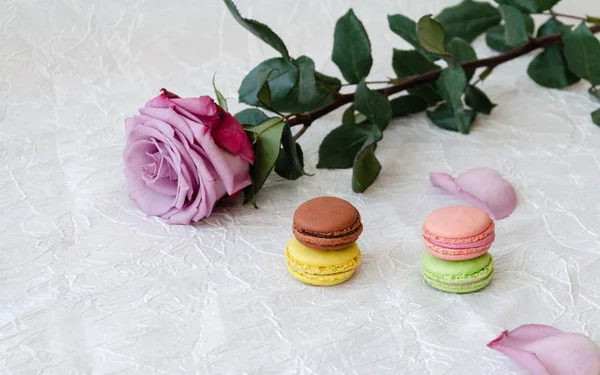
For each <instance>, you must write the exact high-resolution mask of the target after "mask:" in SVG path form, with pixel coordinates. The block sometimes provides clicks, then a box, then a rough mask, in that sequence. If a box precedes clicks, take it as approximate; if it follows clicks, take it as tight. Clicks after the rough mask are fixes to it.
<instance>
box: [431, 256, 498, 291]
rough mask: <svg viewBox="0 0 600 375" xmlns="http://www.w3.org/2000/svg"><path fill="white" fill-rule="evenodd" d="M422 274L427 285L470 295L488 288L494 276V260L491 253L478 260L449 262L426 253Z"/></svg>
mask: <svg viewBox="0 0 600 375" xmlns="http://www.w3.org/2000/svg"><path fill="white" fill-rule="evenodd" d="M421 273H422V274H423V278H424V279H425V281H426V282H427V284H429V285H431V286H432V287H434V288H436V289H439V290H442V291H444V292H450V293H470V292H475V291H477V290H479V289H482V288H484V287H486V286H487V285H488V284H489V283H490V281H492V275H493V274H494V259H493V258H492V256H491V255H490V254H489V253H485V254H483V255H481V256H479V257H477V258H473V259H468V260H460V261H448V260H443V259H438V258H436V257H434V256H433V255H431V254H429V253H428V252H425V253H424V254H423V258H422V259H421Z"/></svg>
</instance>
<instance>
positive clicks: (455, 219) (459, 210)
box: [423, 206, 494, 243]
mask: <svg viewBox="0 0 600 375" xmlns="http://www.w3.org/2000/svg"><path fill="white" fill-rule="evenodd" d="M493 224H494V222H493V221H492V219H491V218H490V216H489V215H488V214H487V212H485V211H484V210H482V209H480V208H476V207H470V206H450V207H444V208H441V209H439V210H436V211H433V212H432V213H431V214H429V215H428V216H427V218H426V219H425V222H424V224H423V235H424V236H426V237H431V238H433V239H435V240H436V241H440V242H449V243H452V241H451V240H452V239H464V240H467V241H469V242H476V241H479V240H481V239H483V238H485V236H487V235H489V234H490V233H491V232H493V231H494V226H493ZM490 227H491V228H490Z"/></svg>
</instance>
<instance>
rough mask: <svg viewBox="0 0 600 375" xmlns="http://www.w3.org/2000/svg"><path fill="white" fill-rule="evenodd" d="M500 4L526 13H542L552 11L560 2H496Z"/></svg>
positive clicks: (515, 0)
mask: <svg viewBox="0 0 600 375" xmlns="http://www.w3.org/2000/svg"><path fill="white" fill-rule="evenodd" d="M494 1H496V2H497V3H498V4H505V5H510V6H513V7H515V8H517V9H519V10H520V11H522V12H525V13H541V12H543V11H545V10H549V9H551V8H552V7H553V6H555V5H556V4H558V2H559V1H560V0H494Z"/></svg>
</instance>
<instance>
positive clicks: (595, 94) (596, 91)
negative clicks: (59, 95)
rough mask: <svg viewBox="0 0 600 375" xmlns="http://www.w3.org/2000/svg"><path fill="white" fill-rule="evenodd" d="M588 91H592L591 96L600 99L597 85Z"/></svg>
mask: <svg viewBox="0 0 600 375" xmlns="http://www.w3.org/2000/svg"><path fill="white" fill-rule="evenodd" d="M588 92H589V93H590V95H591V96H593V97H594V98H596V99H598V100H600V90H598V89H597V88H595V87H591V88H590V90H589V91H588Z"/></svg>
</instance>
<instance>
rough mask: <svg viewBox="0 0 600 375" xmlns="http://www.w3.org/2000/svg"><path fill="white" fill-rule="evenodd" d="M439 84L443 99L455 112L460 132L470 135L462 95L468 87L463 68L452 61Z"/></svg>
mask: <svg viewBox="0 0 600 375" xmlns="http://www.w3.org/2000/svg"><path fill="white" fill-rule="evenodd" d="M437 84H438V87H439V88H440V93H441V94H442V97H443V98H444V99H445V100H446V102H447V103H448V106H449V107H450V109H451V110H452V111H453V112H454V115H455V117H456V124H457V127H458V131H460V132H461V133H463V134H468V133H469V127H470V126H471V124H470V122H469V121H468V119H467V116H466V115H465V106H464V104H463V101H462V95H463V93H464V92H465V88H466V87H467V76H466V74H465V71H464V70H463V68H462V66H460V65H459V64H458V63H457V62H454V61H450V62H449V64H448V67H447V68H446V69H444V71H443V72H442V74H441V75H440V78H439V79H438V82H437Z"/></svg>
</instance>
